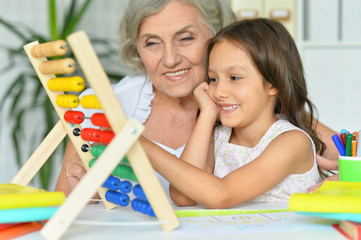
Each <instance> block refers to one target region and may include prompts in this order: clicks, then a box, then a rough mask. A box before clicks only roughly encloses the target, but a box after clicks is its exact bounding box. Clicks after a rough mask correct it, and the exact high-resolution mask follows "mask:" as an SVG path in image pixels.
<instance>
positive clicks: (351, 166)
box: [338, 156, 361, 182]
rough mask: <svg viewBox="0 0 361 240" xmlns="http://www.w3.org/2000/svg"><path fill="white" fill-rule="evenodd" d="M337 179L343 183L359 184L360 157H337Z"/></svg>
mask: <svg viewBox="0 0 361 240" xmlns="http://www.w3.org/2000/svg"><path fill="white" fill-rule="evenodd" d="M338 164H339V165H338V171H339V179H340V181H343V182H361V157H346V156H339V157H338Z"/></svg>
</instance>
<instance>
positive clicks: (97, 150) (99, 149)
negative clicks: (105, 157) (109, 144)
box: [91, 145, 106, 157]
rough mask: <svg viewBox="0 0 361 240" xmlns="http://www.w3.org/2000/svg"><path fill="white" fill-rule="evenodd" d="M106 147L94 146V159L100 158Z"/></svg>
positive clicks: (92, 151)
mask: <svg viewBox="0 0 361 240" xmlns="http://www.w3.org/2000/svg"><path fill="white" fill-rule="evenodd" d="M105 147H106V146H105V145H94V146H93V147H92V150H91V153H92V155H93V156H94V157H99V156H100V154H101V153H102V152H103V151H104V149H105Z"/></svg>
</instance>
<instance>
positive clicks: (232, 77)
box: [231, 76, 241, 80]
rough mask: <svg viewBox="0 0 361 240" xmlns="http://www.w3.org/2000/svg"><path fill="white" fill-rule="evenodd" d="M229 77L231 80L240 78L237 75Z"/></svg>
mask: <svg viewBox="0 0 361 240" xmlns="http://www.w3.org/2000/svg"><path fill="white" fill-rule="evenodd" d="M231 79H232V80H239V79H241V78H240V77H237V76H231Z"/></svg>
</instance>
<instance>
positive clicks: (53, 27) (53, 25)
mask: <svg viewBox="0 0 361 240" xmlns="http://www.w3.org/2000/svg"><path fill="white" fill-rule="evenodd" d="M48 4H49V21H50V24H49V27H50V35H51V39H52V40H53V41H54V40H58V39H59V34H58V23H57V14H56V3H55V0H49V1H48Z"/></svg>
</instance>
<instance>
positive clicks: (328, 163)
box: [308, 155, 339, 192]
mask: <svg viewBox="0 0 361 240" xmlns="http://www.w3.org/2000/svg"><path fill="white" fill-rule="evenodd" d="M316 162H317V165H319V166H320V167H321V168H323V169H326V170H338V159H336V160H335V159H327V158H324V157H322V156H320V155H316ZM338 179H339V178H338V173H337V174H334V175H332V176H329V177H327V178H325V179H324V180H323V181H322V182H320V183H318V184H316V185H314V186H312V187H310V188H309V189H308V192H313V191H315V190H317V189H318V188H319V187H321V185H322V184H323V183H324V182H325V181H338Z"/></svg>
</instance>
